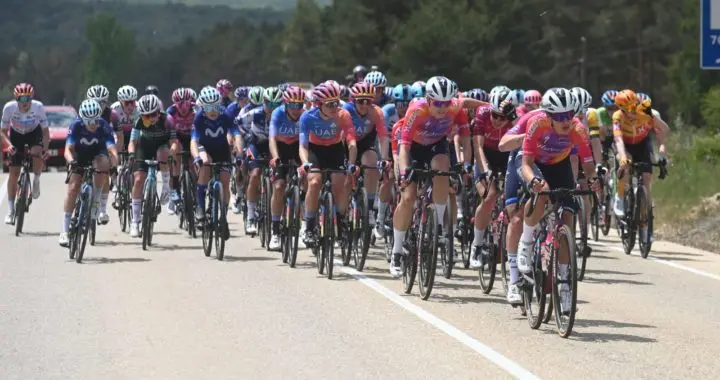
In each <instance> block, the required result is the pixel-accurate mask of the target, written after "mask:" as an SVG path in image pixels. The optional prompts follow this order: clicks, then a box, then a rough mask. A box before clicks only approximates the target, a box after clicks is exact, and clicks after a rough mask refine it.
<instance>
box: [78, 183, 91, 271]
mask: <svg viewBox="0 0 720 380" xmlns="http://www.w3.org/2000/svg"><path fill="white" fill-rule="evenodd" d="M82 202H83V205H84V206H83V213H82V217H81V218H80V219H79V220H80V221H81V223H80V226H79V231H80V232H81V233H82V243H80V249H79V250H78V251H77V254H76V255H75V262H76V263H78V264H80V263H81V262H82V259H83V255H85V247H86V245H87V240H88V232H89V231H90V228H91V227H90V223H91V222H92V219H91V218H90V215H92V213H93V210H92V208H93V205H92V194H87V193H86V194H85V195H84V196H83V201H82Z"/></svg>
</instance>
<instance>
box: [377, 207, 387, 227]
mask: <svg viewBox="0 0 720 380" xmlns="http://www.w3.org/2000/svg"><path fill="white" fill-rule="evenodd" d="M387 206H388V204H387V202H379V204H378V213H377V216H378V218H377V219H378V220H377V223H378V224H380V223H381V222H385V211H387Z"/></svg>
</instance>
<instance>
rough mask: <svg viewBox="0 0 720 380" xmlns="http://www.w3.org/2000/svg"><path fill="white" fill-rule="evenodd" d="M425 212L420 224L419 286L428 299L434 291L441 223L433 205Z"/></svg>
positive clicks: (426, 208)
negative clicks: (438, 221)
mask: <svg viewBox="0 0 720 380" xmlns="http://www.w3.org/2000/svg"><path fill="white" fill-rule="evenodd" d="M424 212H425V218H424V219H425V221H424V222H422V223H421V224H420V233H419V235H420V236H419V239H420V244H418V252H419V260H418V266H419V270H420V281H418V286H419V288H420V295H421V296H422V299H423V300H427V299H428V298H429V297H430V294H431V293H432V288H433V284H434V283H435V269H436V267H437V255H438V233H439V230H440V225H439V224H438V223H437V222H436V220H437V215H436V214H435V208H434V207H433V206H432V205H427V206H426V207H425V211H424Z"/></svg>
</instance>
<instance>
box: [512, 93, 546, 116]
mask: <svg viewBox="0 0 720 380" xmlns="http://www.w3.org/2000/svg"><path fill="white" fill-rule="evenodd" d="M541 100H542V94H540V91H538V90H527V91H526V92H525V94H524V95H523V104H521V105H520V106H518V107H517V109H516V110H515V111H516V113H517V116H518V117H522V116H523V115H525V114H526V113H528V112H530V111H532V110H535V109H537V108H538V107H539V106H540V101H541Z"/></svg>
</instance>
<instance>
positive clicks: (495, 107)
mask: <svg viewBox="0 0 720 380" xmlns="http://www.w3.org/2000/svg"><path fill="white" fill-rule="evenodd" d="M510 95H511V94H510V93H509V92H508V91H505V90H503V91H497V92H495V93H493V94H492V95H490V105H489V106H485V107H480V108H478V109H477V111H476V114H475V123H474V126H473V131H472V135H473V146H474V149H475V152H474V153H475V174H476V181H478V182H477V185H476V188H477V192H478V194H486V196H485V198H484V199H482V202H481V203H480V204H479V205H478V206H477V209H476V210H475V218H474V219H475V226H474V229H475V235H474V240H473V252H472V255H471V256H470V265H471V266H472V267H473V268H480V267H481V266H482V263H481V259H482V258H484V257H487V255H489V249H488V248H487V247H486V242H485V241H484V238H485V229H486V228H487V226H488V225H489V224H490V218H491V214H492V211H493V208H494V207H495V204H496V203H497V200H498V197H499V195H500V194H499V191H498V190H497V189H496V187H495V186H490V187H489V188H487V186H488V185H489V183H488V182H487V181H484V180H481V179H483V178H487V177H488V176H489V175H490V174H491V173H505V171H506V170H507V162H508V157H509V155H510V154H509V153H508V152H501V151H499V150H498V144H499V143H500V139H501V138H502V136H503V135H505V133H506V132H507V131H508V130H510V128H511V127H512V122H513V121H514V120H515V119H516V118H517V116H516V114H515V106H514V105H513V104H512V101H511V99H510ZM481 253H482V255H481Z"/></svg>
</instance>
